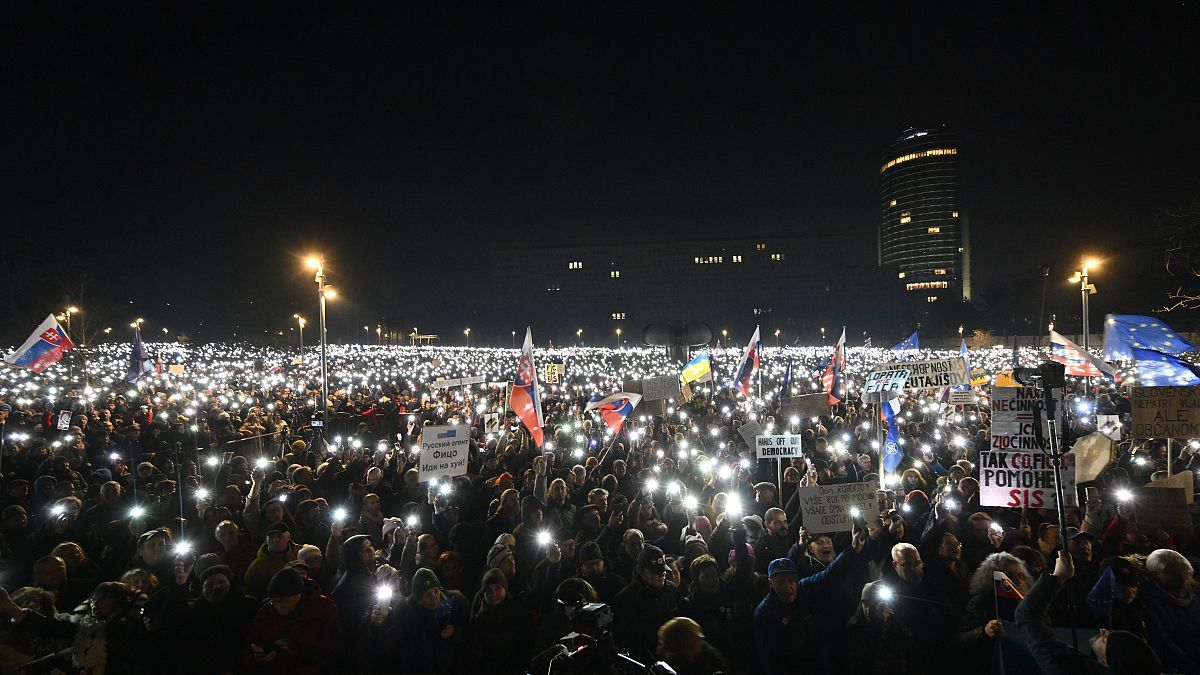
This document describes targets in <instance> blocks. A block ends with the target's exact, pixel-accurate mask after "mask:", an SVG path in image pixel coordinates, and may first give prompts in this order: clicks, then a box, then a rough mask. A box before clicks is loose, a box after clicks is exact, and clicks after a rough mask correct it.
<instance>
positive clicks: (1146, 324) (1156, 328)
mask: <svg viewBox="0 0 1200 675" xmlns="http://www.w3.org/2000/svg"><path fill="white" fill-rule="evenodd" d="M1134 349H1150V350H1153V351H1156V352H1162V353H1164V354H1175V355H1179V354H1183V353H1185V352H1190V351H1193V350H1194V349H1196V345H1193V344H1192V343H1190V342H1188V341H1187V340H1184V339H1183V338H1181V337H1179V333H1176V332H1175V329H1174V328H1171V327H1170V326H1168V325H1167V324H1165V323H1163V322H1162V320H1160V319H1156V318H1154V317H1152V316H1138V315H1136V314H1109V315H1108V316H1106V317H1104V358H1105V360H1107V361H1134V360H1136V358H1135V356H1134V354H1133V350H1134Z"/></svg>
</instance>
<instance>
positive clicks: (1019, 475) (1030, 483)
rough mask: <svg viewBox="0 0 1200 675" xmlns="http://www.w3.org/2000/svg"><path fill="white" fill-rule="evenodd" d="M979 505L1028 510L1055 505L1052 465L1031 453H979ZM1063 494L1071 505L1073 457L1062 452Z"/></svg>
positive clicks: (1039, 453)
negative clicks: (1027, 508)
mask: <svg viewBox="0 0 1200 675" xmlns="http://www.w3.org/2000/svg"><path fill="white" fill-rule="evenodd" d="M978 473H979V504H980V505H981V506H1008V507H1011V508H1019V507H1021V506H1028V507H1029V508H1032V509H1051V508H1054V507H1055V501H1056V500H1055V498H1054V467H1053V466H1052V465H1051V464H1050V458H1049V457H1048V456H1046V455H1045V454H1043V453H1042V452H1040V451H1035V452H981V453H979V470H978ZM1062 481H1063V496H1064V497H1066V500H1067V504H1066V505H1067V506H1074V505H1075V456H1074V455H1071V454H1069V453H1068V454H1066V455H1063V468H1062Z"/></svg>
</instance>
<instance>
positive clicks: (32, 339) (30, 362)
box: [4, 314, 75, 374]
mask: <svg viewBox="0 0 1200 675" xmlns="http://www.w3.org/2000/svg"><path fill="white" fill-rule="evenodd" d="M74 348H75V343H74V342H71V338H70V337H69V336H68V335H67V332H66V331H65V330H63V328H62V326H60V325H58V319H55V318H54V315H53V314H51V315H50V316H48V317H46V320H45V321H43V322H42V325H40V326H38V327H37V330H35V331H33V334H32V335H30V336H29V339H28V340H26V341H25V344H23V345H21V346H20V348H18V349H17V351H15V352H13V353H11V354H9V355H7V356H5V357H4V362H5V363H7V364H9V365H12V366H18V367H21V368H28V369H30V370H32V371H33V372H35V373H38V374H41V372H42V371H44V370H46V369H47V368H49V367H50V366H52V365H54V364H55V363H58V362H59V360H61V359H62V357H63V352H65V351H67V350H68V349H74Z"/></svg>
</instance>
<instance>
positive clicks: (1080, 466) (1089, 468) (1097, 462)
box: [1071, 431, 1117, 483]
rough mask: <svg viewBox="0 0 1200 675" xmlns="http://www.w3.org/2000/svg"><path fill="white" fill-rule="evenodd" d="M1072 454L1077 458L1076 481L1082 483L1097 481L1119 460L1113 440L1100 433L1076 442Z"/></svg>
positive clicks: (1072, 447)
mask: <svg viewBox="0 0 1200 675" xmlns="http://www.w3.org/2000/svg"><path fill="white" fill-rule="evenodd" d="M1071 454H1072V455H1074V456H1075V480H1076V481H1078V482H1080V483H1087V482H1089V481H1093V480H1096V479H1097V478H1099V477H1100V474H1102V473H1104V472H1105V471H1108V468H1109V467H1110V466H1112V463H1113V462H1114V461H1116V459H1117V456H1116V452H1114V448H1113V442H1112V439H1111V438H1109V437H1108V436H1105V435H1104V434H1102V433H1100V432H1098V431H1096V432H1092V433H1090V434H1088V435H1087V436H1084V437H1083V438H1081V439H1079V440H1077V441H1075V445H1072V446H1071Z"/></svg>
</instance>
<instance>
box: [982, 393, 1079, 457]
mask: <svg viewBox="0 0 1200 675" xmlns="http://www.w3.org/2000/svg"><path fill="white" fill-rule="evenodd" d="M1053 392H1054V401H1055V408H1056V409H1057V410H1058V411H1060V412H1061V411H1062V390H1061V389H1055V390H1053ZM1041 400H1042V397H1041V396H1040V395H1038V392H1037V391H1036V390H1035V389H1034V388H1033V387H992V450H993V451H995V452H1020V451H1022V450H1036V451H1040V450H1041V446H1039V445H1038V442H1037V435H1036V434H1035V433H1034V430H1033V419H1034V414H1033V409H1034V405H1035V404H1040V403H1041ZM1042 433H1043V435H1048V434H1049V432H1048V430H1047V426H1046V414H1045V412H1044V411H1043V413H1042Z"/></svg>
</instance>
